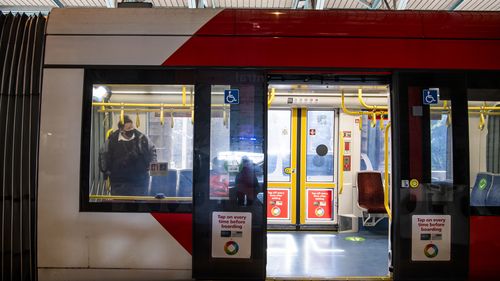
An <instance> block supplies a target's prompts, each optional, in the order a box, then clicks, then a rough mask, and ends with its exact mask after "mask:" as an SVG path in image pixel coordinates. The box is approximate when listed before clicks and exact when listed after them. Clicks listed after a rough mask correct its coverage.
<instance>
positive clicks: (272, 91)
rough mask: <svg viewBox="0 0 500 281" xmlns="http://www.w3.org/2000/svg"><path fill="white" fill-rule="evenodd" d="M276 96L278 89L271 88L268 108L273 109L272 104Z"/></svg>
mask: <svg viewBox="0 0 500 281" xmlns="http://www.w3.org/2000/svg"><path fill="white" fill-rule="evenodd" d="M275 94H276V89H275V88H271V95H270V97H269V98H268V99H267V107H271V104H272V103H273V100H274V95H275Z"/></svg>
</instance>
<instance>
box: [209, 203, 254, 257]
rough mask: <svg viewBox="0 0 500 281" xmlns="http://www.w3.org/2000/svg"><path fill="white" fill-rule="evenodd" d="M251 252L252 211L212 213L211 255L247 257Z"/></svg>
mask: <svg viewBox="0 0 500 281" xmlns="http://www.w3.org/2000/svg"><path fill="white" fill-rule="evenodd" d="M251 252H252V213H244V212H213V213H212V257H213V258H230V259H235V258H236V259H249V258H250V255H251Z"/></svg>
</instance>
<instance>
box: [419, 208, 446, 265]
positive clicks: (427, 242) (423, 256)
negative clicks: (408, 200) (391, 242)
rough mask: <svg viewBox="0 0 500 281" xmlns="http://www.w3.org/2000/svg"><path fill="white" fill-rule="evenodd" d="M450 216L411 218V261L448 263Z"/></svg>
mask: <svg viewBox="0 0 500 281" xmlns="http://www.w3.org/2000/svg"><path fill="white" fill-rule="evenodd" d="M450 251H451V216H449V215H415V216H412V237H411V259H412V260H413V261H449V260H450Z"/></svg>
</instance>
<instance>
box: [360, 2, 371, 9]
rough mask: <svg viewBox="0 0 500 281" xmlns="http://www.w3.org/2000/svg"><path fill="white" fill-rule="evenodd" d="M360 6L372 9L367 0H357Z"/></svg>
mask: <svg viewBox="0 0 500 281" xmlns="http://www.w3.org/2000/svg"><path fill="white" fill-rule="evenodd" d="M357 1H358V2H359V3H360V4H361V5H363V6H365V7H366V8H368V9H371V8H372V4H371V3H370V2H368V1H367V0H357Z"/></svg>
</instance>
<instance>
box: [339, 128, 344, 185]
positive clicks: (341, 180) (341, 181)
mask: <svg viewBox="0 0 500 281" xmlns="http://www.w3.org/2000/svg"><path fill="white" fill-rule="evenodd" d="M339 149H340V151H339V164H340V167H339V194H342V192H344V132H343V131H340V148H339Z"/></svg>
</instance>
